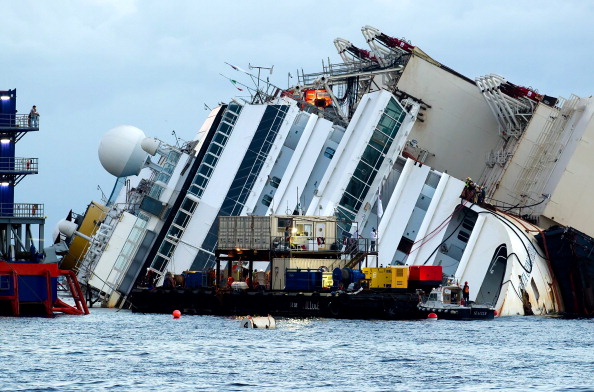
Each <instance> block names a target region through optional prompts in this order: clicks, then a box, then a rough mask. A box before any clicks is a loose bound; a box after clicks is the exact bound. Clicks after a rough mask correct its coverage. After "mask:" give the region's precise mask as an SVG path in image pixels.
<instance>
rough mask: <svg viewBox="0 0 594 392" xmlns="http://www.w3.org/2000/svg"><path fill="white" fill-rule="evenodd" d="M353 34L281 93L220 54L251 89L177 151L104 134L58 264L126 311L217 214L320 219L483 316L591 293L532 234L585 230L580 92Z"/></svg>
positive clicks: (592, 231) (196, 247)
mask: <svg viewBox="0 0 594 392" xmlns="http://www.w3.org/2000/svg"><path fill="white" fill-rule="evenodd" d="M359 41H360V42H361V43H362V44H360V46H363V47H365V49H362V48H361V47H358V46H355V44H353V43H351V42H350V41H348V40H346V39H342V38H337V39H336V40H335V41H334V44H335V46H336V49H337V51H338V55H339V58H340V60H338V61H337V62H336V63H332V64H331V63H328V64H323V69H322V70H320V71H319V72H316V73H308V74H305V73H301V74H299V75H298V83H297V84H296V85H295V86H293V87H291V88H288V89H283V88H278V87H276V86H274V85H273V84H271V83H269V82H267V81H266V82H265V81H264V80H261V79H259V78H258V77H257V76H255V75H249V74H247V72H246V71H243V70H242V69H241V68H239V67H236V66H231V68H229V72H233V73H234V80H235V79H240V78H241V77H242V76H243V77H245V79H246V80H254V78H255V80H257V84H256V85H255V86H254V87H252V88H250V89H249V91H250V92H251V99H250V100H243V99H236V98H232V99H231V100H230V101H229V102H228V103H226V104H221V105H220V106H219V107H217V108H215V109H214V110H212V111H211V112H210V114H209V115H208V116H207V118H206V120H205V121H204V123H203V124H202V126H201V127H200V129H199V131H198V132H197V133H196V135H195V136H194V137H193V139H192V140H191V141H189V142H186V143H184V144H183V145H182V146H178V145H169V144H167V143H165V142H163V141H160V140H157V139H155V138H151V137H147V136H146V135H145V134H144V133H143V131H141V130H140V129H138V128H135V127H133V126H121V127H116V128H114V129H112V130H110V131H109V132H108V133H107V134H106V135H105V137H104V138H103V139H102V141H101V145H100V146H99V159H100V160H101V163H102V164H103V166H104V168H105V169H106V170H108V171H109V172H110V173H111V174H113V175H114V176H115V177H116V178H117V179H116V180H115V185H114V188H113V190H112V192H111V194H110V196H109V198H107V199H106V200H103V201H102V202H97V201H93V202H92V203H90V204H89V205H88V207H87V209H86V211H84V212H82V213H78V214H77V213H72V212H71V213H70V214H68V218H67V219H65V220H64V221H63V222H61V223H60V231H61V233H62V234H61V237H62V238H63V239H65V240H66V242H67V243H68V244H69V246H70V252H69V254H68V255H67V256H65V257H64V259H63V260H62V268H70V269H73V270H75V271H76V272H77V274H78V277H79V280H81V281H82V282H84V285H85V287H86V288H87V290H89V291H91V292H92V293H93V296H94V298H96V299H97V300H99V301H101V303H102V304H103V305H104V306H114V307H127V306H129V301H128V298H129V295H130V293H131V291H132V290H133V289H134V288H135V287H136V286H138V285H140V284H142V283H143V282H146V280H147V279H148V278H149V277H150V279H152V280H155V279H156V281H157V282H162V281H163V279H164V277H165V275H166V274H167V273H172V274H181V273H182V272H183V271H206V270H208V269H210V268H214V267H215V266H216V265H217V239H218V229H219V219H218V218H219V217H221V216H223V217H225V216H250V215H251V216H268V215H279V216H282V215H304V216H311V217H316V216H319V217H329V216H331V217H335V218H336V219H337V221H338V222H341V223H340V224H339V232H340V233H342V234H341V236H342V237H343V238H346V237H352V236H353V235H354V236H355V238H356V237H358V236H361V237H363V238H366V239H367V238H370V237H371V233H372V230H375V233H377V236H378V237H377V249H374V252H370V253H369V254H368V255H367V256H366V257H365V259H364V260H363V261H362V262H361V264H362V265H361V266H362V267H365V266H386V267H387V266H395V265H409V266H415V265H439V266H442V268H443V273H444V275H447V276H449V277H450V279H451V281H452V282H455V283H460V284H462V283H463V282H468V284H469V285H470V287H471V291H470V299H471V300H472V301H475V302H477V303H485V304H490V305H492V306H494V307H495V308H496V310H497V312H498V314H499V315H530V314H535V315H544V314H550V313H557V312H564V311H565V310H566V308H567V304H568V303H572V302H573V301H574V298H569V297H570V296H572V295H578V296H584V295H586V296H587V295H590V296H592V289H591V287H590V286H589V283H588V282H586V283H585V284H584V288H583V290H582V292H581V293H573V294H572V293H571V291H568V290H564V289H562V287H561V286H563V284H564V282H565V281H567V279H569V278H567V279H565V278H564V280H563V282H560V281H558V279H557V278H556V274H555V273H554V272H553V269H552V266H551V264H550V260H551V255H550V253H551V252H552V251H554V249H551V248H550V247H547V245H546V236H543V231H544V230H546V229H549V228H557V227H571V228H572V230H574V231H575V232H577V233H579V234H580V235H584V236H586V237H587V236H588V235H590V236H594V226H593V225H594V223H593V222H594V219H592V216H591V215H592V214H594V212H592V209H591V208H590V202H589V194H590V193H591V191H589V188H591V187H592V185H591V181H587V180H585V179H588V178H590V163H591V156H592V153H593V151H592V150H593V149H594V147H592V144H591V143H590V142H589V138H590V137H592V136H593V135H594V122H593V121H592V114H593V113H594V104H593V99H592V98H591V97H587V98H581V97H577V96H574V95H572V96H570V97H569V98H562V97H551V96H547V95H545V94H542V93H539V92H538V91H537V90H536V89H533V88H527V87H523V86H522V85H521V84H516V83H521V81H519V82H518V81H515V83H512V82H511V81H509V80H507V79H506V78H505V77H503V76H500V75H496V74H487V75H483V76H476V77H472V78H470V77H467V76H464V75H461V74H460V73H458V72H456V71H454V70H453V69H451V68H449V67H447V66H446V65H444V64H441V63H440V62H439V61H437V60H435V59H433V58H431V57H430V56H429V55H428V54H426V53H425V52H423V51H422V50H421V49H420V48H419V47H417V46H415V45H413V44H412V43H410V42H409V41H407V40H405V39H400V38H395V37H393V36H390V35H387V34H385V33H383V32H381V31H379V30H378V29H376V28H373V27H370V26H365V27H363V28H362V37H360V39H359ZM460 50H462V49H460ZM246 83H247V82H246ZM577 189H579V190H583V191H580V192H576V190H577ZM543 238H545V240H544V241H543ZM588 238H589V237H588ZM539 241H540V244H539ZM336 244H337V246H340V241H338V240H337V241H336ZM346 262H348V261H346ZM560 285H561V286H560ZM588 293H589V294H588ZM581 300H583V298H582V299H581ZM590 300H591V298H590ZM590 300H587V301H586V303H594V301H590ZM582 309H585V310H578V312H581V314H585V315H590V314H591V313H590V314H589V312H591V310H592V308H587V309H586V308H583V307H582Z"/></svg>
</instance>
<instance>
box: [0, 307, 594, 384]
mask: <svg viewBox="0 0 594 392" xmlns="http://www.w3.org/2000/svg"><path fill="white" fill-rule="evenodd" d="M0 325H1V327H0V330H1V332H0V333H1V338H0V342H1V350H0V363H1V364H2V365H1V366H2V370H1V371H0V391H143V392H145V391H160V392H164V391H492V390H499V391H594V347H593V346H592V344H593V343H594V320H562V319H555V318H542V317H503V318H497V319H495V320H494V321H469V322H460V321H457V322H456V321H446V320H438V321H405V322H402V321H364V320H331V319H307V320H304V319H277V329H276V330H258V329H253V330H249V329H241V328H239V319H236V318H230V317H211V316H182V317H181V318H180V319H177V320H176V319H173V318H172V317H171V315H148V314H147V315H145V314H134V313H130V312H128V311H116V310H112V309H95V308H94V309H91V314H90V315H88V316H58V317H56V318H54V319H44V318H0Z"/></svg>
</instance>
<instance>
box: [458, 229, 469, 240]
mask: <svg viewBox="0 0 594 392" xmlns="http://www.w3.org/2000/svg"><path fill="white" fill-rule="evenodd" d="M469 238H470V234H469V233H467V232H465V231H462V230H460V232H459V233H458V239H459V240H460V241H462V242H468V239H469Z"/></svg>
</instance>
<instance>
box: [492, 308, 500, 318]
mask: <svg viewBox="0 0 594 392" xmlns="http://www.w3.org/2000/svg"><path fill="white" fill-rule="evenodd" d="M493 313H494V314H495V317H497V316H498V315H499V313H497V309H495V311H494V312H493Z"/></svg>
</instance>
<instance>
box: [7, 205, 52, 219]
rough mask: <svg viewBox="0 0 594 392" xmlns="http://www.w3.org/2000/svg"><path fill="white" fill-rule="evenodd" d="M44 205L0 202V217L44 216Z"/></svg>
mask: <svg viewBox="0 0 594 392" xmlns="http://www.w3.org/2000/svg"><path fill="white" fill-rule="evenodd" d="M44 215H45V210H44V205H43V204H39V203H0V218H38V219H39V218H44Z"/></svg>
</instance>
